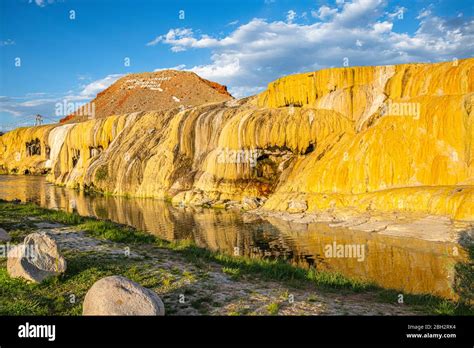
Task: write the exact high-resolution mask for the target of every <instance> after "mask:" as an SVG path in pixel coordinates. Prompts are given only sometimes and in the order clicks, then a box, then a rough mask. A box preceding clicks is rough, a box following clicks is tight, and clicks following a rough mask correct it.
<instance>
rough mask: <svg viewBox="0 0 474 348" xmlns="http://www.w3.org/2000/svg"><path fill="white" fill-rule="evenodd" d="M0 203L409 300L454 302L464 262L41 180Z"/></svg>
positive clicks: (446, 246) (16, 185)
mask: <svg viewBox="0 0 474 348" xmlns="http://www.w3.org/2000/svg"><path fill="white" fill-rule="evenodd" d="M0 198H2V199H6V200H12V199H15V198H18V199H21V200H22V201H31V202H35V203H37V204H39V205H40V206H42V207H46V208H53V209H61V210H65V211H72V210H73V209H75V210H76V211H77V212H78V213H79V214H80V215H83V216H95V217H97V218H101V219H110V220H112V221H115V222H119V223H122V224H127V225H130V226H133V227H136V228H138V229H140V230H144V231H147V232H149V233H152V234H154V235H157V236H159V237H161V238H162V239H166V240H168V241H173V240H183V239H190V240H193V241H194V242H195V243H196V244H197V245H198V246H200V247H204V248H207V249H210V250H213V251H221V252H225V253H228V254H233V255H245V256H249V257H254V258H270V259H274V258H279V259H284V260H287V262H289V263H291V264H293V265H296V266H299V267H304V268H307V267H310V266H312V267H316V268H317V269H321V270H326V271H331V272H339V273H342V274H344V275H346V276H348V277H351V278H355V279H361V280H370V281H373V282H375V283H376V284H378V285H380V286H382V287H385V288H392V289H399V290H403V291H405V292H410V293H431V294H436V295H439V296H443V297H449V298H453V297H455V294H454V292H453V290H452V286H451V284H452V281H453V278H454V265H455V264H456V263H457V262H461V261H463V260H464V259H465V254H464V253H459V255H458V256H456V257H455V256H453V253H452V250H453V248H455V247H456V248H459V245H454V244H452V243H440V242H430V241H423V240H418V239H412V238H404V237H394V236H386V235H381V234H377V233H366V232H360V231H354V230H349V229H344V228H331V227H329V226H328V225H326V224H322V223H311V224H299V223H291V222H287V221H282V220H279V219H270V220H268V221H267V220H266V221H261V222H252V223H245V222H244V220H243V219H242V216H241V214H240V213H238V212H234V211H226V210H220V209H219V210H218V209H201V208H197V209H196V208H178V207H173V206H172V205H170V204H169V203H166V202H164V201H160V200H154V199H139V198H124V197H110V196H102V195H88V194H85V193H83V192H79V191H76V190H71V189H66V188H62V187H57V186H54V185H52V184H49V183H47V182H46V180H45V178H44V177H35V176H0ZM341 246H342V249H343V250H342V251H341ZM331 252H332V255H331ZM461 255H464V256H461Z"/></svg>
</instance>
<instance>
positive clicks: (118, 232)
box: [79, 220, 155, 244]
mask: <svg viewBox="0 0 474 348" xmlns="http://www.w3.org/2000/svg"><path fill="white" fill-rule="evenodd" d="M79 229H81V230H82V231H85V232H86V233H87V234H89V235H90V236H92V237H95V238H98V239H107V240H110V241H113V242H119V243H130V244H137V243H153V242H155V237H154V236H152V235H151V234H149V233H145V232H140V231H136V230H134V229H133V228H131V227H128V226H123V225H119V224H117V223H115V222H112V221H102V220H87V221H85V222H84V223H82V224H81V225H79Z"/></svg>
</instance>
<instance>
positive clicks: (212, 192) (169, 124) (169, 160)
mask: <svg viewBox="0 0 474 348" xmlns="http://www.w3.org/2000/svg"><path fill="white" fill-rule="evenodd" d="M473 71H474V59H472V58H471V59H464V60H460V61H458V62H456V63H453V62H447V63H437V64H404V65H397V66H384V67H354V68H336V69H327V70H321V71H318V72H313V73H307V74H299V75H292V76H287V77H283V78H281V79H279V80H277V81H275V82H273V83H271V84H270V85H269V86H268V89H267V90H266V91H265V92H263V93H262V94H260V95H258V96H256V97H251V98H247V99H243V100H239V101H235V100H232V101H228V102H220V103H213V104H206V105H200V106H196V107H193V108H189V109H185V110H179V108H174V109H167V110H162V111H153V112H141V113H132V114H126V115H120V116H110V117H106V118H99V119H94V120H89V121H86V122H81V123H77V124H74V125H72V126H71V127H70V128H68V129H61V131H57V132H55V133H54V136H51V134H53V132H52V130H53V129H57V128H60V127H65V126H69V125H54V126H42V127H32V128H22V129H18V130H14V131H11V132H8V133H7V134H5V135H3V136H1V137H0V168H2V167H3V171H4V172H17V173H23V172H24V171H25V170H28V171H29V172H31V171H32V170H36V171H37V172H38V171H41V170H44V169H45V168H46V167H45V164H46V163H47V161H48V160H49V161H50V162H48V163H49V166H50V167H51V173H50V175H49V180H50V181H51V182H54V183H57V184H63V185H66V186H68V187H79V188H94V189H96V190H99V191H104V192H105V191H106V192H110V193H114V194H129V195H132V196H140V197H156V198H171V199H172V201H173V202H175V203H183V204H188V203H193V204H196V203H199V202H202V203H203V204H204V203H205V204H206V205H208V204H210V203H212V202H224V204H225V202H227V201H242V200H243V199H244V197H259V198H267V199H266V200H264V204H263V208H265V209H270V210H281V211H288V210H290V211H291V210H292V209H293V208H294V207H293V205H292V204H290V202H292V201H293V202H306V205H307V209H306V211H307V212H316V211H327V210H334V209H345V208H349V207H350V208H351V209H355V210H356V211H358V212H366V211H372V210H375V211H383V212H385V211H400V212H410V213H411V212H414V213H423V214H430V215H445V216H449V217H450V218H452V219H457V220H470V221H472V220H474V213H473V212H474V161H473V154H474V121H473V120H474V118H473V115H472V112H473V111H472V110H473V108H472V102H473V96H474V93H473V92H474V73H473ZM36 138H38V139H40V140H41V141H40V149H41V154H36V155H28V153H27V152H26V149H25V144H26V143H30V142H31V141H32V140H34V139H36ZM50 139H51V140H50ZM52 140H53V142H54V145H52ZM48 147H49V148H51V149H52V148H53V147H54V148H55V149H57V148H60V150H59V151H56V150H55V151H49V155H47V154H48V151H47V148H48ZM48 156H49V157H48ZM50 157H51V158H50ZM18 158H19V160H16V159H18ZM35 168H36V169H35ZM297 210H298V211H300V210H302V207H299V208H298V209H297Z"/></svg>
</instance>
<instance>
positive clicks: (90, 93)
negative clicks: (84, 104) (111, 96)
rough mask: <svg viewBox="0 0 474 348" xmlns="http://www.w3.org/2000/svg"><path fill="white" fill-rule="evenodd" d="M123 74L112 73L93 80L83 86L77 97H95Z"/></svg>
mask: <svg viewBox="0 0 474 348" xmlns="http://www.w3.org/2000/svg"><path fill="white" fill-rule="evenodd" d="M122 76H123V74H111V75H107V76H106V77H104V78H102V79H99V80H96V81H93V82H91V83H89V84H87V85H85V86H83V89H82V91H81V92H80V93H79V95H78V96H76V97H77V99H79V98H83V99H87V98H93V97H95V96H96V94H97V93H99V92H101V91H103V90H104V89H106V88H107V87H109V86H110V85H111V84H112V83H114V82H115V81H117V80H118V79H119V78H121V77H122Z"/></svg>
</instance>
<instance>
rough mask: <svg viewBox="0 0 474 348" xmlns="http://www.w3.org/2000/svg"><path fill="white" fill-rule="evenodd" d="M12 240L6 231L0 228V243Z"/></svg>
mask: <svg viewBox="0 0 474 348" xmlns="http://www.w3.org/2000/svg"><path fill="white" fill-rule="evenodd" d="M11 239H12V238H11V237H10V235H9V234H8V232H7V231H5V230H4V229H3V228H0V243H1V242H9V241H10V240H11Z"/></svg>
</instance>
